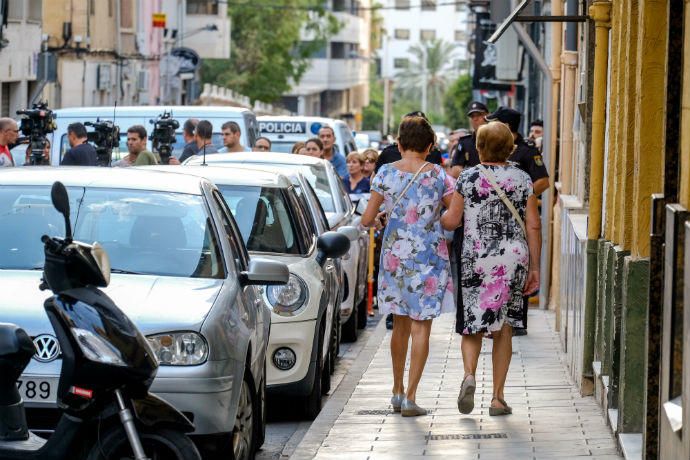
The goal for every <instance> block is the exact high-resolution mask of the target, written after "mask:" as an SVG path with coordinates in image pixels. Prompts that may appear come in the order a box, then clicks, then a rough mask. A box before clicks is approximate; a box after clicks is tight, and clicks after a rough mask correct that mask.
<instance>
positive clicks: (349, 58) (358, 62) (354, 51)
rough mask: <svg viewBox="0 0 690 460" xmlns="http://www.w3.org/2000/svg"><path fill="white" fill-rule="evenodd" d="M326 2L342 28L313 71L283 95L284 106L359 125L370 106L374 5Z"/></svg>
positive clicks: (318, 56)
mask: <svg viewBox="0 0 690 460" xmlns="http://www.w3.org/2000/svg"><path fill="white" fill-rule="evenodd" d="M326 3H327V4H328V5H327V7H329V9H330V10H331V11H332V13H333V14H334V15H335V17H336V18H337V19H338V21H339V22H340V23H341V28H340V30H339V31H338V33H337V34H335V35H334V36H333V37H331V38H330V39H329V41H328V43H327V45H326V46H325V47H324V48H323V49H322V50H321V51H319V52H318V53H316V54H315V55H314V57H312V58H311V59H310V66H309V69H308V70H307V71H306V72H305V74H304V75H303V76H302V78H301V79H300V81H299V83H297V84H295V85H293V87H292V90H291V91H290V92H289V93H288V94H285V95H284V96H283V105H284V106H285V107H286V108H287V110H289V111H290V112H293V113H297V114H299V115H314V116H325V117H334V118H343V119H346V120H349V121H351V123H352V124H353V125H354V126H356V125H357V124H358V120H359V119H360V116H361V112H362V109H363V108H364V107H366V106H367V105H368V104H369V66H370V60H371V56H372V53H371V45H370V41H371V16H372V10H371V5H372V3H371V1H369V0H363V1H359V0H329V1H328V2H326ZM303 39H304V40H307V39H308V37H307V36H304V38H303Z"/></svg>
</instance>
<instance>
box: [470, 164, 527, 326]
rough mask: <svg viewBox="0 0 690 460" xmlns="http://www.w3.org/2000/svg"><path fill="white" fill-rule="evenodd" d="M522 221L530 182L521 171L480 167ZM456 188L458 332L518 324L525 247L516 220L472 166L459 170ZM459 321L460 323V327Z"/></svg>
mask: <svg viewBox="0 0 690 460" xmlns="http://www.w3.org/2000/svg"><path fill="white" fill-rule="evenodd" d="M483 167H484V168H487V169H489V170H491V172H492V173H493V175H494V177H495V180H496V182H497V183H498V185H499V186H500V187H501V188H502V189H503V191H504V192H505V193H506V196H507V197H508V199H509V200H510V201H511V202H512V204H513V206H515V209H516V210H517V211H518V213H519V214H520V217H522V219H523V221H524V219H525V210H526V208H527V198H529V196H530V195H532V193H533V189H532V180H531V179H530V177H529V175H527V173H525V172H524V171H522V170H521V169H519V168H517V167H516V166H513V165H512V164H510V163H508V165H505V166H496V165H483ZM456 191H457V192H458V193H460V194H461V195H462V196H463V198H464V213H463V216H464V217H463V219H464V240H463V242H462V256H461V258H460V262H459V267H458V273H459V275H460V289H461V290H462V296H459V298H460V299H461V301H460V302H459V303H461V304H462V307H460V305H459V306H458V307H459V308H462V314H460V312H458V323H459V324H458V327H457V330H458V332H460V333H462V334H476V333H480V332H490V331H497V330H500V329H501V327H503V323H504V322H506V321H507V322H508V324H510V325H511V326H513V327H517V328H521V327H524V320H523V308H524V304H523V300H522V290H523V288H524V285H525V281H526V279H527V271H528V268H529V249H528V247H527V240H526V237H525V235H524V234H523V232H522V228H521V227H520V224H519V223H518V222H517V220H516V219H515V217H514V216H513V214H512V213H511V212H510V210H509V209H508V207H507V206H506V204H505V203H504V202H503V201H501V199H500V198H499V196H498V194H497V193H496V191H495V190H494V189H493V187H492V186H491V183H490V182H489V180H488V179H487V178H486V176H485V175H484V173H483V171H482V170H481V166H475V167H472V168H468V169H465V170H463V171H462V173H461V174H460V177H459V178H458V182H457V184H456ZM460 324H462V327H460Z"/></svg>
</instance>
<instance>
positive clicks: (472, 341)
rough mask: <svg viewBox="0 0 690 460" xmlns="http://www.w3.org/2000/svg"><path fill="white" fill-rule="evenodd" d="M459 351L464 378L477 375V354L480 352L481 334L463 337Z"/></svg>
mask: <svg viewBox="0 0 690 460" xmlns="http://www.w3.org/2000/svg"><path fill="white" fill-rule="evenodd" d="M460 351H462V365H463V367H464V369H465V376H468V375H475V374H476V373H477V363H478V362H479V353H480V352H481V351H482V334H471V335H463V336H462V343H461V344H460Z"/></svg>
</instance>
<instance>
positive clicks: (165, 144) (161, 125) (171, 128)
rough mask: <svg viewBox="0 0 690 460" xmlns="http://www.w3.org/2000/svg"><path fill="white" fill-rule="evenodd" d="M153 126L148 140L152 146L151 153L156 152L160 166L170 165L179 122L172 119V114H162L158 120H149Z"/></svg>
mask: <svg viewBox="0 0 690 460" xmlns="http://www.w3.org/2000/svg"><path fill="white" fill-rule="evenodd" d="M149 122H150V123H152V124H153V131H152V132H151V135H150V136H149V140H150V141H151V144H152V146H153V151H154V152H158V154H159V155H160V157H161V163H162V164H165V165H167V164H169V163H170V155H172V144H174V143H175V141H176V139H175V131H176V130H177V129H178V128H179V127H180V122H179V121H177V120H175V119H174V118H173V117H172V112H163V114H162V115H159V116H158V118H157V119H156V120H155V121H154V120H150V121H149Z"/></svg>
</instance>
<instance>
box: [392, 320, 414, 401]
mask: <svg viewBox="0 0 690 460" xmlns="http://www.w3.org/2000/svg"><path fill="white" fill-rule="evenodd" d="M409 340H410V318H409V317H408V316H402V315H394V320H393V334H392V335H391V360H392V361H393V394H400V393H405V385H404V383H403V377H404V375H405V360H406V359H407V344H408V342H409Z"/></svg>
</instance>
